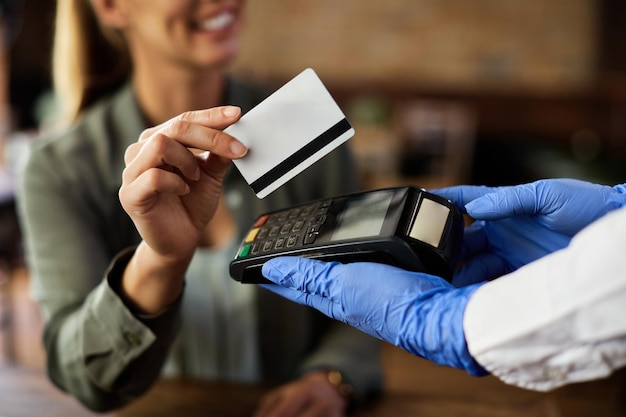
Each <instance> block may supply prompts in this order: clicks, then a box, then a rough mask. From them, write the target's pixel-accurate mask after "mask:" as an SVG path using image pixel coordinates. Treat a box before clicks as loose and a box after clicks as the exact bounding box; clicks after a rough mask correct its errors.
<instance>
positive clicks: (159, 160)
mask: <svg viewBox="0 0 626 417" xmlns="http://www.w3.org/2000/svg"><path fill="white" fill-rule="evenodd" d="M138 145H140V147H141V148H140V149H139V151H137V146H135V145H131V146H129V148H131V149H130V150H127V157H128V158H131V157H132V154H135V155H134V158H132V159H131V160H130V161H129V162H128V164H127V166H126V168H125V169H124V172H123V174H122V179H123V181H125V182H132V181H134V180H135V179H136V178H137V177H139V176H140V175H142V174H143V173H144V172H146V171H148V170H150V169H153V168H162V167H173V168H176V169H178V170H179V171H180V173H181V174H182V175H184V176H185V177H186V178H188V179H190V180H197V179H198V178H199V177H200V168H199V166H198V161H197V159H196V157H195V156H194V154H193V153H192V152H191V151H190V150H189V149H187V148H186V147H185V146H183V145H181V144H180V143H178V142H176V141H175V140H171V139H170V138H168V137H167V136H164V135H162V134H156V135H154V136H152V137H151V138H150V139H149V140H147V141H145V142H143V143H141V144H138Z"/></svg>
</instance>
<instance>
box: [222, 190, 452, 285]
mask: <svg viewBox="0 0 626 417" xmlns="http://www.w3.org/2000/svg"><path fill="white" fill-rule="evenodd" d="M463 228H464V222H463V215H462V214H461V212H460V210H459V209H458V208H457V207H456V206H455V205H454V204H453V203H451V202H450V201H448V200H446V199H444V198H442V197H439V196H437V195H434V194H432V193H429V192H427V191H425V190H424V189H421V188H418V187H412V186H404V187H394V188H384V189H378V190H371V191H365V192H359V193H353V194H347V195H343V196H338V197H333V198H328V199H321V200H316V201H312V202H309V203H306V204H302V205H298V206H294V207H290V208H286V209H284V210H279V211H274V212H270V213H266V214H263V215H261V216H259V217H258V218H257V219H256V221H255V222H254V224H253V225H252V227H251V228H250V229H249V231H248V233H247V234H246V235H245V237H244V239H243V241H242V243H241V245H240V247H239V249H238V251H237V254H236V255H235V259H234V260H232V261H231V263H230V275H231V277H232V278H233V279H235V280H237V281H240V282H242V283H267V282H269V281H268V280H266V279H265V278H264V277H263V275H262V274H261V267H262V266H263V263H265V261H267V260H269V259H271V258H274V257H276V256H287V255H288V256H303V257H307V258H313V259H320V260H325V261H338V262H343V263H350V262H379V263H385V264H389V265H395V266H398V267H400V268H403V269H407V270H411V271H419V272H425V273H428V274H433V275H438V276H441V277H442V278H445V279H447V280H450V279H451V278H452V274H453V272H454V268H455V265H456V261H457V255H458V251H459V248H460V245H461V240H462V238H463Z"/></svg>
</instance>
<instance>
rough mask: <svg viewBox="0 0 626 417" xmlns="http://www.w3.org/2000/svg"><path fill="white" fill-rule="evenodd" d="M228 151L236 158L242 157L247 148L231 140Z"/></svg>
mask: <svg viewBox="0 0 626 417" xmlns="http://www.w3.org/2000/svg"><path fill="white" fill-rule="evenodd" d="M230 151H231V152H232V153H234V154H235V155H237V156H244V155H245V154H246V153H248V148H246V147H245V145H244V144H243V143H241V142H239V141H237V140H232V141H231V142H230Z"/></svg>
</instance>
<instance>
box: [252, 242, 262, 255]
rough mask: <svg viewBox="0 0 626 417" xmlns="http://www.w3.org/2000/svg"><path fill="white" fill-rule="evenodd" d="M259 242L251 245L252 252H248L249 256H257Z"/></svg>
mask: <svg viewBox="0 0 626 417" xmlns="http://www.w3.org/2000/svg"><path fill="white" fill-rule="evenodd" d="M261 245H262V243H261V242H256V243H254V244H253V245H252V250H251V251H250V254H251V255H257V254H258V253H259V251H260V250H261Z"/></svg>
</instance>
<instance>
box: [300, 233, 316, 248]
mask: <svg viewBox="0 0 626 417" xmlns="http://www.w3.org/2000/svg"><path fill="white" fill-rule="evenodd" d="M316 238H317V233H307V234H306V235H304V242H303V243H304V244H305V245H310V244H311V243H314V242H315V239H316Z"/></svg>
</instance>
